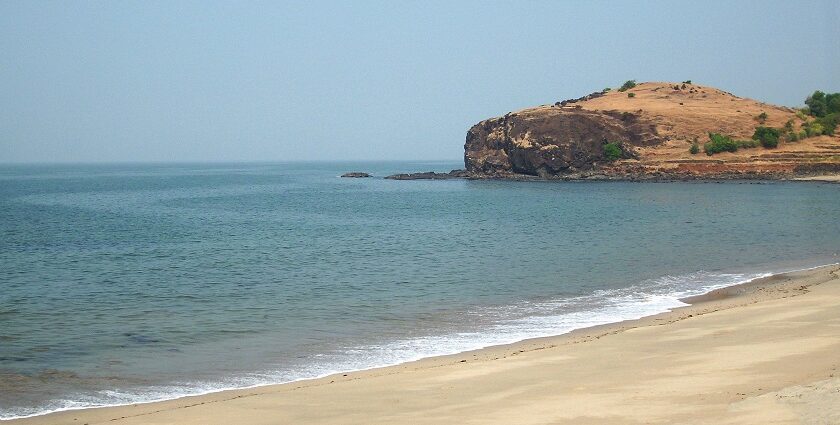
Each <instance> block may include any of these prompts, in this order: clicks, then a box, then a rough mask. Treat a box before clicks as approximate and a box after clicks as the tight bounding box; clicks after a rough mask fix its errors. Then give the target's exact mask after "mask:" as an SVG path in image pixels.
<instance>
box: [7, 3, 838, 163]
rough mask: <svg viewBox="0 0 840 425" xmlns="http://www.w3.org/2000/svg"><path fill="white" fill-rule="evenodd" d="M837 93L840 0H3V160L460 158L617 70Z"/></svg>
mask: <svg viewBox="0 0 840 425" xmlns="http://www.w3.org/2000/svg"><path fill="white" fill-rule="evenodd" d="M629 79H636V80H637V81H640V82H641V81H683V80H688V79H690V80H692V81H693V82H694V83H697V84H703V85H710V86H715V87H718V88H720V89H723V90H726V91H729V92H732V93H734V94H736V95H739V96H743V97H750V98H754V99H758V100H761V101H766V102H770V103H776V104H782V105H787V106H799V105H802V104H803V100H804V99H805V97H806V96H807V95H808V94H809V93H811V92H813V91H814V90H817V89H820V90H823V91H829V92H840V2H838V1H836V0H826V1H796V2H791V1H686V2H676V1H661V2H657V1H636V2H620V1H575V2H571V1H527V2H513V1H504V2H503V1H484V2H468V1H458V2H451V1H441V2H420V1H417V2H396V1H382V2H367V1H347V2H339V1H333V2H315V1H312V2H310V1H307V2H303V1H301V2H288V3H286V2H280V1H267V2H256V1H253V2H245V1H241V2H240V1H236V2H234V1H230V2H214V1H195V2H191V1H168V0H167V1H50V2H44V1H25V0H17V1H10V0H4V1H2V2H0V162H4V163H9V162H168V161H178V162H189V161H200V162H204V161H211V162H216V161H301V160H303V161H312V160H314V161H320V160H324V161H335V160H349V161H363V160H460V159H461V158H462V157H463V144H464V137H465V135H466V132H467V130H468V129H469V128H470V127H471V126H472V125H473V124H475V123H477V122H478V121H481V120H483V119H486V118H489V117H493V116H498V115H502V114H505V113H507V112H509V111H514V110H518V109H522V108H525V107H528V106H534V105H540V104H547V103H553V102H556V101H559V100H563V99H568V98H575V97H580V96H582V95H585V94H588V93H591V92H593V91H596V90H601V89H603V88H604V87H618V86H620V85H621V83H623V82H624V81H625V80H629Z"/></svg>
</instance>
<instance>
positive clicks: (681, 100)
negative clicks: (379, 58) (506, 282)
mask: <svg viewBox="0 0 840 425" xmlns="http://www.w3.org/2000/svg"><path fill="white" fill-rule="evenodd" d="M788 122H792V126H793V131H796V132H798V131H799V130H800V127H801V125H802V124H803V123H804V120H803V119H802V118H801V117H797V115H796V111H795V110H793V109H791V108H786V107H781V106H775V105H769V104H766V103H762V102H758V101H755V100H752V99H745V98H740V97H737V96H735V95H732V94H731V93H728V92H725V91H722V90H718V89H715V88H712V87H706V86H700V85H694V84H683V83H679V84H678V83H667V82H652V83H643V84H639V85H637V86H636V87H634V88H632V89H630V90H628V91H626V92H618V91H607V92H598V93H593V94H591V95H587V96H584V97H582V98H579V99H573V100H567V101H562V102H557V103H554V104H550V105H543V106H538V107H534V108H528V109H524V110H521V111H517V112H511V113H507V114H505V115H504V116H501V117H496V118H490V119H487V120H484V121H481V122H480V123H478V124H476V125H474V126H473V127H472V128H470V130H469V131H468V132H467V137H466V143H465V144H464V164H465V166H466V169H467V172H468V173H469V174H470V175H471V176H472V177H474V178H493V177H500V178H511V177H512V178H516V177H526V178H527V177H529V176H532V177H538V178H568V177H587V176H604V177H619V178H621V177H630V178H632V177H634V176H635V177H639V176H651V175H656V176H662V177H666V178H667V177H674V178H692V177H700V178H702V177H715V176H720V175H733V176H747V177H748V176H758V177H779V176H785V175H793V174H808V173H809V172H810V170H811V169H812V168H813V169H814V170H817V169H820V170H823V172H825V170H829V172H834V171H836V172H840V139H838V138H837V137H829V136H820V137H813V138H808V139H805V140H802V141H796V142H784V141H783V142H782V143H781V144H780V146H779V147H778V148H777V149H773V150H767V149H763V148H760V147H759V148H752V149H741V150H739V151H738V152H733V153H730V152H725V153H721V154H716V155H715V156H714V157H707V156H706V155H703V154H702V152H701V153H700V154H699V155H698V154H691V153H689V148H690V146H691V145H692V144H693V143H696V142H699V144H700V145H701V146H702V144H703V143H704V142H706V141H707V140H708V133H709V132H715V133H721V134H724V135H728V136H731V137H733V138H738V139H750V137H751V136H752V135H753V132H754V131H755V128H756V127H757V126H759V125H764V126H772V127H777V128H782V127H783V126H785V124H786V123H788ZM608 143H610V144H612V145H613V146H614V147H612V148H611V149H612V151H613V152H611V153H612V155H609V154H608V152H607V149H606V148H607V144H608ZM615 146H617V147H618V148H619V151H618V152H617V153H616V150H615Z"/></svg>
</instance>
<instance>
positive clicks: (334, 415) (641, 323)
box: [10, 266, 840, 425]
mask: <svg viewBox="0 0 840 425" xmlns="http://www.w3.org/2000/svg"><path fill="white" fill-rule="evenodd" d="M838 276H840V267H838V266H828V267H823V268H820V269H815V270H810V271H805V272H796V273H790V274H786V275H779V276H774V277H771V278H767V279H762V280H760V281H756V282H752V283H749V284H746V285H742V286H738V287H733V288H727V289H724V290H718V291H713V292H712V293H710V294H707V295H706V296H702V297H695V299H693V300H691V301H692V302H693V303H694V304H692V305H691V306H689V307H685V308H682V309H678V310H676V311H674V312H671V313H666V314H661V315H658V316H653V317H649V318H645V319H641V320H637V321H629V322H622V323H619V324H615V325H609V326H601V327H596V328H590V329H585V330H581V331H577V332H574V333H572V334H570V335H566V336H561V337H554V338H543V339H536V340H529V341H525V342H522V343H518V344H513V345H509V346H502V347H494V348H490V349H485V350H479V351H475V352H470V353H464V354H460V355H454V356H446V357H439V358H434V359H427V360H423V361H419V362H414V363H409V364H405V365H401V366H395V367H389V368H383V369H376V370H371V371H366V372H356V373H350V374H348V376H341V375H338V376H331V377H327V378H324V379H318V380H312V381H303V382H299V383H293V384H286V385H276V386H269V387H262V388H257V389H251V390H238V391H228V392H223V393H217V394H211V395H207V396H200V397H189V398H183V399H179V400H173V401H168V402H162V403H153V404H145V405H138V406H125V407H114V408H104V409H88V410H81V411H71V412H61V413H57V414H52V415H47V416H41V417H35V418H29V419H24V420H19V421H11V422H10V423H14V424H18V423H20V424H99V423H108V424H117V425H127V424H606V423H609V424H763V425H769V424H798V423H805V424H840V375H837V368H838V366H840V277H838Z"/></svg>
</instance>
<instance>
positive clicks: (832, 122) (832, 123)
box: [814, 112, 840, 136]
mask: <svg viewBox="0 0 840 425" xmlns="http://www.w3.org/2000/svg"><path fill="white" fill-rule="evenodd" d="M814 121H816V122H817V123H818V124H819V125H821V126H822V127H823V131H822V134H825V135H828V136H833V135H834V130H836V129H837V125H838V124H840V112H832V113H830V114H827V115H825V116H824V117H820V118H817V119H815V120H814Z"/></svg>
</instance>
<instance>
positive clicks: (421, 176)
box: [385, 170, 470, 180]
mask: <svg viewBox="0 0 840 425" xmlns="http://www.w3.org/2000/svg"><path fill="white" fill-rule="evenodd" d="M469 177H470V173H468V172H467V170H452V171H450V172H448V173H436V172H434V171H426V172H424V173H402V174H393V175H390V176H387V177H385V178H386V179H389V180H451V179H463V178H469Z"/></svg>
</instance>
